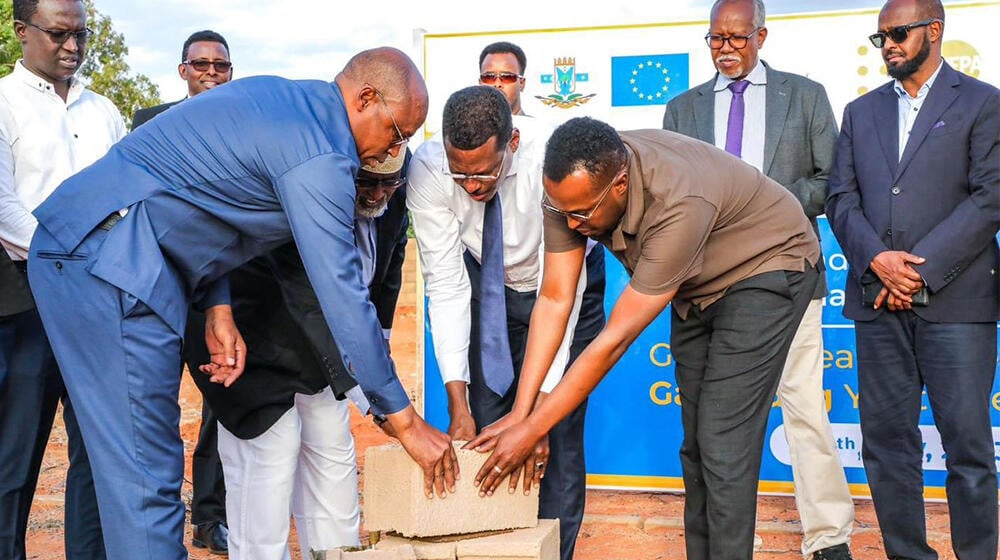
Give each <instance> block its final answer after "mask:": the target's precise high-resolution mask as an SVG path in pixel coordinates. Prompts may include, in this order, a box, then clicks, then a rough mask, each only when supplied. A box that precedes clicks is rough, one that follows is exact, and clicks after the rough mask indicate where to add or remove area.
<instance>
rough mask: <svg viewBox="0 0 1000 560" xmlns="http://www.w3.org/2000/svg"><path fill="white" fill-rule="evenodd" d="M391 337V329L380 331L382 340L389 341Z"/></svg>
mask: <svg viewBox="0 0 1000 560" xmlns="http://www.w3.org/2000/svg"><path fill="white" fill-rule="evenodd" d="M391 335H392V329H382V338H384V339H386V340H389V337H390V336H391Z"/></svg>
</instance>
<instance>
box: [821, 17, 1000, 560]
mask: <svg viewBox="0 0 1000 560" xmlns="http://www.w3.org/2000/svg"><path fill="white" fill-rule="evenodd" d="M944 20H945V13H944V8H943V7H942V6H941V3H940V2H938V1H935V0H890V1H889V2H886V4H885V5H884V6H883V8H882V11H881V13H880V14H879V18H878V28H877V30H876V31H877V32H876V33H874V34H872V35H871V36H870V37H869V39H870V40H871V42H872V44H873V45H874V46H875V47H876V48H880V49H881V51H882V58H883V59H884V60H885V65H886V70H887V72H888V74H889V76H890V77H891V78H893V81H891V82H888V83H886V84H885V85H883V86H882V87H879V88H877V89H875V90H872V91H871V92H870V93H868V94H865V95H863V96H861V97H859V98H858V99H856V100H854V101H852V102H851V103H849V104H848V105H847V108H846V109H845V110H844V118H843V121H842V129H841V133H840V138H839V140H838V142H837V149H836V153H835V156H834V162H833V168H832V170H831V172H830V193H829V196H828V198H827V203H826V214H827V216H828V217H829V218H830V226H831V227H832V228H833V232H834V234H836V236H837V239H838V240H839V241H840V245H841V247H843V249H844V255H845V256H846V257H847V260H848V263H849V264H850V277H849V278H848V280H847V291H846V300H845V303H844V315H845V316H847V317H848V318H849V319H853V320H854V325H855V328H854V332H855V336H856V337H857V345H858V383H859V394H860V395H861V401H860V415H861V434H862V436H863V438H864V442H863V444H862V451H861V453H862V458H863V459H864V464H865V473H866V474H867V475H868V483H869V485H870V486H871V492H872V499H873V501H874V503H875V513H876V514H877V515H878V522H879V527H880V528H881V531H882V540H883V542H884V543H885V552H886V556H889V557H890V558H912V559H917V560H931V559H936V558H938V553H937V551H935V550H934V549H933V548H931V547H930V546H929V545H928V543H927V528H926V523H925V514H924V493H923V482H924V479H923V473H922V466H923V454H924V450H923V441H924V439H923V436H925V435H926V434H925V433H923V432H922V431H921V429H920V428H921V427H920V426H919V423H920V422H919V421H920V416H921V407H922V405H923V392H924V391H926V394H927V399H928V401H929V403H930V409H931V413H932V414H933V416H934V423H935V425H936V426H937V431H938V433H940V437H941V444H942V445H943V447H944V450H945V452H946V454H947V457H946V459H945V465H946V467H947V469H948V477H947V480H946V483H945V484H946V486H947V494H948V506H949V508H948V509H949V511H950V517H951V537H952V538H951V542H952V548H953V549H954V551H955V554H956V556H957V557H958V558H962V559H965V558H984V559H985V558H989V559H993V558H996V557H997V478H996V459H995V455H996V452H995V448H994V437H993V433H992V429H991V423H990V396H991V392H992V388H993V380H994V377H995V375H996V367H997V324H996V321H997V319H998V318H1000V276H998V274H997V273H998V269H1000V248H998V245H997V240H996V234H997V230H998V228H1000V117H998V115H1000V93H998V91H997V88H995V87H993V86H992V85H990V84H986V83H984V82H980V81H978V80H976V79H975V78H971V77H969V76H966V75H964V74H961V73H959V72H958V71H956V70H954V69H953V68H952V67H951V66H950V65H949V64H948V63H947V62H945V61H944V59H943V58H942V56H941V44H942V42H943V40H944V39H943V35H944V27H945V22H944Z"/></svg>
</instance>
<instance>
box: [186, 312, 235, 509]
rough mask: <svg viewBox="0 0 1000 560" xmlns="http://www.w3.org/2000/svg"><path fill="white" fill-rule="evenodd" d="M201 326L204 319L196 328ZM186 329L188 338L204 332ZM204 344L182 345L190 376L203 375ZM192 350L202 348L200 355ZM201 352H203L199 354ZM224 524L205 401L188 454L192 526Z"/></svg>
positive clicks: (214, 437) (212, 424)
mask: <svg viewBox="0 0 1000 560" xmlns="http://www.w3.org/2000/svg"><path fill="white" fill-rule="evenodd" d="M203 325H204V320H202V321H201V323H200V325H199V326H203ZM192 331H193V329H191V328H189V329H188V336H201V337H202V340H203V339H204V336H205V335H204V331H203V330H202V331H201V332H198V333H194V332H192ZM204 346H205V343H204V342H202V341H201V340H199V341H198V343H197V344H191V345H187V344H186V345H185V352H184V360H185V363H186V364H187V366H188V372H189V373H190V374H191V376H192V377H193V376H195V375H204V374H203V373H201V372H200V371H198V366H199V365H201V364H206V363H208V360H209V357H208V351H207V350H204V349H203V348H204ZM194 348H198V349H201V350H200V351H199V352H195V351H193V349H194ZM200 352H203V354H202V353H200ZM205 523H222V524H225V523H226V479H225V477H224V476H223V474H222V461H221V460H220V459H219V422H218V419H217V418H216V417H215V414H214V413H213V412H212V407H210V406H209V405H208V402H207V401H205V400H202V404H201V431H199V432H198V443H197V444H195V448H194V453H192V455H191V524H192V525H202V524H205Z"/></svg>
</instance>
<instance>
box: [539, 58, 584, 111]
mask: <svg viewBox="0 0 1000 560" xmlns="http://www.w3.org/2000/svg"><path fill="white" fill-rule="evenodd" d="M552 70H553V73H552V74H542V83H543V84H548V83H551V84H552V89H553V90H555V93H553V94H550V95H548V96H546V97H542V96H540V95H536V96H535V99H538V100H539V101H541V102H542V103H544V104H545V105H546V106H548V107H558V108H560V109H569V108H572V107H576V106H578V105H583V104H584V103H586V102H588V101H590V100H591V99H593V98H594V96H596V95H597V94H596V93H589V94H583V93H577V91H576V84H577V82H586V81H589V79H590V76H589V75H587V74H585V73H579V72H577V71H576V58H573V57H568V58H556V59H555V60H554V62H553V64H552Z"/></svg>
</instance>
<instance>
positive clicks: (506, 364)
mask: <svg viewBox="0 0 1000 560" xmlns="http://www.w3.org/2000/svg"><path fill="white" fill-rule="evenodd" d="M480 258H481V259H482V262H481V274H482V276H481V278H480V282H479V350H480V357H481V360H482V362H481V363H482V366H483V376H484V377H485V379H486V386H487V387H489V388H490V390H491V391H493V392H494V393H496V394H498V395H500V396H503V395H504V394H506V393H507V389H509V388H510V386H511V384H512V383H513V382H514V365H513V363H512V362H511V356H510V342H509V341H508V339H507V298H506V296H505V295H504V268H503V212H502V210H501V206H500V195H499V193H498V194H497V195H495V196H494V197H493V198H491V199H490V200H489V201H487V202H486V212H485V214H484V215H483V245H482V256H481V257H480Z"/></svg>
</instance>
